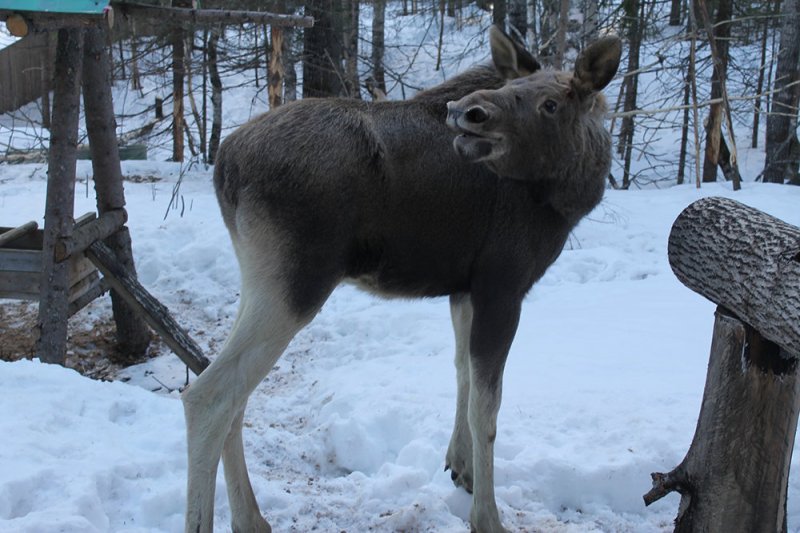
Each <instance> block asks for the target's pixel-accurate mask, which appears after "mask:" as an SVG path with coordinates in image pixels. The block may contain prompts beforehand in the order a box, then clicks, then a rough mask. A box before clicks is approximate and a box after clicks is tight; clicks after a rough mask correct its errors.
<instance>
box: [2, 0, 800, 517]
mask: <svg viewBox="0 0 800 533" xmlns="http://www.w3.org/2000/svg"><path fill="white" fill-rule="evenodd" d="M395 8H397V6H395ZM483 17H484V18H483V19H481V20H467V21H466V22H465V27H464V28H460V29H459V31H458V32H456V31H452V32H451V31H450V29H452V28H448V31H447V32H445V42H444V50H443V58H444V64H445V68H444V69H443V70H442V71H435V70H433V69H432V67H431V65H432V64H433V62H434V61H435V59H436V45H435V43H436V33H437V31H436V30H437V28H436V27H435V25H434V26H431V24H430V23H429V21H428V22H426V23H423V22H422V19H420V23H419V24H413V23H412V24H409V23H408V21H403V22H402V24H401V19H400V18H399V17H387V21H394V22H387V34H390V33H392V32H393V33H394V34H397V35H399V34H401V33H402V34H403V36H404V39H405V40H406V41H407V42H406V44H403V45H399V46H397V47H395V48H393V49H390V50H388V51H387V64H391V65H394V68H395V69H396V70H398V71H403V72H406V71H407V72H408V74H409V76H408V77H409V78H410V79H411V80H412V82H413V83H410V85H409V86H408V87H401V86H398V85H394V86H393V87H391V88H390V96H391V97H393V98H400V97H402V96H409V95H410V93H411V92H413V89H414V87H417V86H429V85H432V84H433V83H435V82H436V81H438V80H439V79H441V78H443V77H449V76H451V75H452V74H453V73H454V72H456V71H458V70H462V69H463V68H464V67H466V66H467V65H468V64H470V63H472V62H473V61H475V60H478V59H482V58H485V57H486V55H487V49H486V46H485V43H484V42H483V40H482V39H483V37H482V36H483V32H481V31H479V29H480V28H481V27H483V28H485V27H486V26H487V25H488V20H487V19H486V15H483ZM425 20H428V19H425ZM367 22H368V21H367ZM423 40H427V42H428V44H427V45H426V46H424V47H422V46H419V43H421V42H422V41H423ZM2 43H3V41H2V39H0V46H2ZM464 50H470V52H469V53H468V54H466V55H464V54H463V52H464ZM362 52H364V53H367V51H362ZM233 85H237V84H233ZM226 87H227V82H226ZM116 91H117V92H115V102H116V104H117V105H118V106H119V107H121V108H125V109H129V110H130V109H133V108H132V107H131V106H133V105H144V104H143V103H142V102H143V101H142V102H137V101H135V97H134V96H133V95H131V94H128V93H126V92H124V91H125V89H124V87H117V89H116ZM248 91H249V92H248ZM615 93H616V91H615V90H609V91H607V94H609V95H611V94H615ZM262 101H263V98H262V99H261V100H258V98H257V97H256V96H255V95H253V91H252V88H250V89H245V88H242V87H239V88H235V89H231V90H229V91H226V96H225V102H226V103H225V105H226V107H225V114H226V128H227V127H232V126H235V125H236V124H237V123H241V122H243V121H244V120H246V119H247V118H249V117H250V116H251V115H252V114H253V113H254V112H257V111H260V110H263V102H262ZM147 102H148V103H149V100H148V101H147ZM254 102H255V104H254ZM259 106H260V107H259ZM34 111H35V110H34ZM165 111H167V113H168V112H169V110H168V109H167V110H165ZM127 120H128V123H127V124H126V126H127V127H135V126H137V125H140V124H132V123H131V121H132V120H133V119H130V118H129V119H127ZM142 120H143V119H142ZM121 122H123V121H121ZM3 131H5V130H1V131H0V133H2V135H3V136H4V137H3V142H9V143H10V142H11V138H10V137H9V138H7V137H6V133H3ZM41 133H44V132H39V131H38V130H37V132H36V135H33V134H32V135H30V137H31V138H37V139H38V137H37V135H39V134H41ZM8 135H10V134H8ZM18 137H19V135H17V137H14V140H15V142H16V140H17V138H18ZM675 137H676V132H667V133H665V134H663V138H662V137H659V139H658V142H662V143H664V144H665V145H666V146H670V147H673V149H674V153H677V148H675V147H676V146H677V144H676V142H675ZM739 138H742V137H739ZM21 142H24V143H29V142H30V141H29V139H28V138H22V140H21ZM37 142H38V141H37ZM167 144H168V143H167V142H166V141H164V142H163V143H161V146H160V147H158V146H157V147H156V148H155V149H151V152H150V158H151V161H145V162H126V163H125V164H124V169H123V170H124V173H125V174H126V175H127V176H129V177H134V179H133V180H132V181H129V182H127V183H126V194H127V200H128V206H127V208H128V212H129V213H130V220H129V223H128V225H129V227H130V228H131V233H132V238H133V245H134V255H135V259H136V263H137V268H138V272H139V277H140V280H141V281H142V283H143V284H144V285H145V286H146V287H147V288H148V289H149V290H150V291H151V292H152V293H153V294H154V295H156V296H157V297H158V298H159V299H160V300H161V301H162V302H163V303H164V304H165V305H166V306H167V307H168V308H169V309H170V310H171V311H172V313H173V315H174V316H175V318H176V319H177V320H178V322H179V323H181V324H182V325H183V326H184V327H185V328H186V329H188V330H189V332H190V334H191V335H192V337H193V338H194V339H195V340H196V341H197V342H198V344H199V345H200V346H201V347H202V348H203V350H204V351H205V352H206V353H207V354H208V355H209V356H211V357H214V356H215V354H216V353H217V350H218V348H219V346H220V344H221V343H222V342H224V340H225V336H226V334H227V332H228V330H229V328H230V326H231V324H232V321H233V318H234V315H235V312H236V307H237V301H238V290H239V288H238V283H239V273H238V268H237V266H236V262H235V259H234V256H233V253H232V249H231V246H230V243H229V240H228V236H227V232H226V231H225V228H224V226H223V224H222V221H221V218H220V215H219V211H218V208H217V205H216V200H215V198H214V194H213V190H212V186H211V178H210V173H209V172H208V171H204V170H199V169H198V166H195V167H193V169H192V170H189V171H187V172H185V175H184V176H183V178H182V180H180V183H179V177H180V175H181V174H182V172H183V171H184V170H185V169H181V168H180V167H179V166H178V165H177V164H174V163H164V162H157V161H155V159H164V158H166V157H167V155H168V150H167V149H166V148H164V146H167ZM742 144H746V141H742ZM151 148H152V147H151ZM739 156H740V165H741V166H742V173H743V175H745V176H746V177H747V178H748V179H750V180H752V179H753V177H755V176H756V175H757V174H758V172H759V171H760V170H761V168H762V167H763V159H762V157H763V154H761V153H759V152H756V151H749V150H744V149H743V150H741V152H740V154H739ZM674 159H675V160H677V155H675V157H674ZM646 164H647V162H646V161H642V162H639V163H637V165H638V166H637V165H635V167H636V169H637V170H641V167H642V166H646ZM77 175H78V179H79V183H78V185H77V187H76V207H75V212H76V214H82V213H84V212H87V211H91V210H94V195H93V191H92V190H91V189H92V187H91V182H89V181H88V180H87V178H88V177H89V176H90V175H91V167H90V165H89V163H88V162H86V161H81V162H79V164H78V173H77ZM45 178H46V168H45V167H44V166H41V165H17V166H8V165H0V225H5V226H9V225H17V224H20V223H22V222H25V221H28V220H31V219H37V220H38V221H39V222H40V223H41V215H42V213H43V212H44V198H45V186H46V182H45ZM708 195H723V196H728V197H731V198H734V199H737V200H739V201H741V202H744V203H747V204H750V205H753V206H754V207H757V208H759V209H762V210H765V211H767V212H769V213H772V214H774V215H776V216H778V217H780V218H782V219H784V220H786V221H787V222H790V223H792V224H795V225H800V210H798V208H797V206H798V205H800V188H793V187H783V186H774V185H763V184H754V183H751V182H748V183H746V184H745V186H744V190H742V191H740V192H737V193H733V192H731V191H730V188H729V186H728V185H725V184H716V185H705V186H704V187H703V189H701V190H699V191H698V190H697V189H695V188H694V187H692V186H681V187H667V188H664V189H662V190H655V189H650V190H638V191H635V190H632V191H627V192H622V191H608V192H607V193H606V197H605V200H604V201H603V203H602V204H601V205H600V206H599V207H598V208H597V209H596V210H595V211H594V212H593V213H592V214H591V215H590V216H589V217H588V218H587V219H586V220H584V221H583V222H582V223H581V224H580V226H579V227H578V228H577V229H576V231H575V232H574V234H573V236H572V237H571V239H570V241H569V244H568V248H567V249H566V250H565V251H564V253H563V254H562V255H561V257H560V258H559V260H558V261H557V263H556V264H555V265H553V267H552V268H551V269H550V271H549V272H548V273H547V274H546V275H545V277H544V278H543V279H542V280H541V282H540V283H539V284H538V285H537V286H535V287H534V289H533V291H532V292H531V294H530V295H529V296H528V299H527V301H526V305H525V307H524V310H523V315H522V319H521V323H520V326H519V332H518V334H517V338H516V341H515V343H514V346H513V348H512V353H511V356H510V358H509V362H508V365H507V369H506V380H505V385H504V402H503V407H502V409H501V413H500V420H499V433H498V437H497V445H496V490H497V497H498V504H499V506H500V510H501V513H502V518H503V521H504V523H505V524H506V526H508V527H509V528H511V529H512V530H514V531H528V532H533V531H545V532H569V533H576V532H599V531H603V532H651V531H669V530H671V523H672V520H673V519H674V517H675V515H676V512H677V505H678V497H677V496H676V495H671V496H669V497H667V498H665V499H664V500H662V501H660V502H658V503H656V504H654V505H653V506H651V507H649V508H645V507H644V504H643V503H642V498H641V496H642V495H643V494H644V493H645V492H647V490H649V488H650V472H653V471H662V472H663V471H668V470H670V469H672V468H673V467H674V466H675V465H677V464H678V462H679V461H680V460H681V459H682V458H683V455H684V454H685V452H686V450H687V449H688V447H689V444H690V441H691V437H692V434H693V432H694V427H695V422H696V419H697V415H698V413H699V407H700V400H701V396H702V391H703V384H704V380H705V374H706V365H707V361H708V351H709V347H710V335H711V329H712V324H713V310H714V306H713V305H712V304H711V303H709V302H707V301H705V300H704V299H703V298H701V297H700V296H697V295H695V294H694V293H692V292H691V291H689V290H688V289H686V288H685V287H683V286H682V285H681V284H680V283H679V282H678V281H677V280H676V279H675V278H674V276H673V275H672V273H671V271H670V269H669V265H668V263H667V258H666V241H667V235H668V232H669V228H670V225H671V224H672V221H673V220H674V218H675V217H676V216H677V214H678V213H679V212H680V210H681V209H682V208H683V207H685V206H686V205H688V204H689V203H691V202H692V201H694V200H695V199H698V198H700V197H703V196H708ZM173 198H174V199H175V202H174V203H172V204H171V202H170V200H171V199H173ZM16 305H18V304H16V303H11V302H8V301H0V320H4V315H3V312H4V310H5V309H8V308H10V306H16ZM109 315H110V304H109V300H108V298H103V299H100V300H98V301H96V302H95V303H93V304H92V305H91V306H90V307H89V308H87V309H85V310H83V311H82V312H81V313H80V314H79V315H77V316H76V317H75V318H74V319H73V321H72V324H73V325H76V324H77V325H78V326H80V325H87V326H91V325H92V324H95V323H99V322H102V321H103V320H106V319H107V318H108V316H109ZM453 344H454V342H453V337H452V333H451V326H450V318H449V311H448V304H447V301H446V300H444V299H435V300H424V301H403V300H392V301H382V300H378V299H376V298H374V297H372V296H369V295H366V294H364V293H361V292H358V291H357V290H356V289H354V288H352V287H347V286H344V287H341V288H340V289H338V290H337V291H336V292H335V293H334V294H333V296H332V297H331V298H330V300H329V301H328V303H327V304H326V305H325V307H324V308H323V309H322V311H321V313H320V314H319V316H317V318H316V319H315V320H314V322H313V323H312V324H311V325H310V326H309V327H307V328H306V329H305V330H303V331H302V332H301V333H300V334H299V335H298V336H297V337H296V338H295V340H294V341H293V343H292V344H291V345H290V347H289V349H288V351H287V353H286V354H284V356H283V358H282V359H281V360H280V361H279V362H278V367H277V368H276V369H275V370H274V371H273V372H272V373H271V374H270V375H269V376H268V377H267V379H266V380H265V381H264V383H263V384H262V385H261V386H260V387H259V388H258V389H257V391H256V392H255V393H254V394H253V396H252V398H251V401H250V404H249V408H248V412H247V417H246V422H245V424H246V427H245V447H246V454H247V459H248V464H249V468H250V474H251V479H252V481H253V484H254V488H255V492H256V496H257V499H258V501H259V505H260V506H261V509H262V511H263V512H264V513H265V515H266V516H267V518H268V519H269V521H270V522H271V523H272V525H273V528H274V530H275V531H276V532H279V531H296V532H307V531H314V530H316V531H321V532H328V531H332V532H333V531H337V532H338V531H346V532H348V533H360V532H364V531H380V532H383V531H386V532H393V531H405V532H428V531H430V532H445V533H446V532H462V531H468V525H467V522H466V521H467V518H468V516H469V508H470V502H471V499H470V496H469V495H468V494H467V493H466V492H464V491H463V490H461V489H456V488H455V487H454V486H453V485H452V482H451V481H450V476H449V473H446V472H444V471H443V467H444V454H445V451H446V448H447V444H448V440H449V436H450V430H451V426H452V423H453V414H454V407H455V370H454V368H453V364H452V358H453ZM0 348H5V347H4V346H0ZM76 348H77V347H76ZM161 351H162V353H161V355H160V356H158V357H156V358H154V359H151V360H149V361H148V362H146V363H144V364H141V365H138V366H136V367H132V368H129V369H126V370H125V371H123V372H122V373H121V375H120V376H119V377H120V381H117V382H113V383H109V382H98V381H92V380H89V379H87V378H84V377H81V376H80V375H79V374H77V373H76V372H74V371H71V370H66V369H63V368H60V367H54V366H48V365H43V364H40V363H38V362H36V361H20V362H16V363H3V362H0V533H5V532H8V533H11V532H13V533H22V532H29V533H42V532H51V531H61V532H65V533H83V532H121V531H124V532H140V533H143V532H153V533H155V532H173V531H181V530H182V527H183V506H184V497H185V486H184V484H185V477H186V461H185V450H184V447H185V434H184V428H183V414H182V407H181V404H180V401H179V397H178V392H177V391H178V389H179V388H181V387H182V386H183V385H184V384H185V375H186V372H185V367H184V366H183V365H182V364H181V363H180V361H179V360H178V359H177V357H175V356H174V355H173V354H171V353H169V352H168V351H167V350H166V349H163V347H162V350H161ZM123 380H124V381H125V382H122V381H123ZM795 456H796V457H798V454H797V453H795ZM795 466H796V463H795ZM794 471H795V472H796V471H797V468H794ZM798 489H800V478H798V476H797V474H793V475H792V478H791V480H790V494H789V509H788V511H789V528H790V530H792V531H800V493H798ZM216 513H217V514H216V526H217V528H216V529H217V530H218V531H228V530H229V526H228V522H229V518H230V516H229V513H230V512H229V507H228V503H227V499H226V496H225V490H224V481H223V479H222V476H221V474H220V477H219V481H218V486H217V502H216Z"/></svg>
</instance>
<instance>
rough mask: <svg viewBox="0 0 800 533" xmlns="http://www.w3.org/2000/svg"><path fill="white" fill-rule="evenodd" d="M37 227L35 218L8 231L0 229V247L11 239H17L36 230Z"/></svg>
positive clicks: (10, 241) (11, 240)
mask: <svg viewBox="0 0 800 533" xmlns="http://www.w3.org/2000/svg"><path fill="white" fill-rule="evenodd" d="M37 229H39V224H37V223H36V221H35V220H31V221H30V222H28V223H26V224H23V225H21V226H18V227H16V228H14V229H11V230H8V231H2V230H0V248H2V247H3V246H6V245H8V244H10V243H12V242H13V241H15V240H17V239H19V238H20V237H23V236H25V235H28V234H29V233H32V232H34V231H36V230H37Z"/></svg>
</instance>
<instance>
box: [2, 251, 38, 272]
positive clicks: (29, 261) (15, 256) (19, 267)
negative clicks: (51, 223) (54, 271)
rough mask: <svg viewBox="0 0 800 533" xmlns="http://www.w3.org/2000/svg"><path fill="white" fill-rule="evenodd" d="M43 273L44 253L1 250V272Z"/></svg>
mask: <svg viewBox="0 0 800 533" xmlns="http://www.w3.org/2000/svg"><path fill="white" fill-rule="evenodd" d="M8 271H16V272H36V273H37V274H38V273H41V272H42V252H41V251H38V250H17V249H15V248H11V249H8V248H4V249H3V250H0V272H8Z"/></svg>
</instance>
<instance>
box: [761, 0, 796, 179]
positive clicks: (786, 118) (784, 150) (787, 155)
mask: <svg viewBox="0 0 800 533" xmlns="http://www.w3.org/2000/svg"><path fill="white" fill-rule="evenodd" d="M798 16H800V0H784V2H783V22H782V24H781V39H780V51H779V52H778V65H777V67H776V70H775V81H774V82H773V91H774V95H773V97H772V107H771V109H770V114H769V115H768V116H767V146H766V152H767V153H766V159H765V162H764V181H765V182H768V183H783V182H785V181H786V180H787V179H788V180H789V181H792V180H794V181H797V176H796V174H797V170H796V168H797V161H796V160H795V159H793V158H792V140H793V138H794V136H795V130H796V129H797V106H798V97H800V91H798V89H797V87H796V86H790V85H791V84H794V83H796V82H797V80H798V79H800V75H798V60H800V29H798V28H799V27H800V24H798Z"/></svg>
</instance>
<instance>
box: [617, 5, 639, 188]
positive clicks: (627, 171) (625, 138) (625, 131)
mask: <svg viewBox="0 0 800 533" xmlns="http://www.w3.org/2000/svg"><path fill="white" fill-rule="evenodd" d="M626 5H627V8H628V13H627V20H626V24H627V27H628V70H627V73H626V76H625V79H624V80H623V82H622V83H623V86H624V90H625V100H624V105H623V111H633V110H634V109H636V96H637V93H638V92H639V75H638V74H637V73H636V71H638V70H639V53H640V49H641V46H642V35H643V33H644V32H643V29H642V28H643V27H644V20H640V14H639V11H640V10H642V11H643V10H644V5H643V4H640V2H639V0H631V1H630V2H629V3H628V4H626ZM634 125H635V122H634V116H633V115H628V116H625V117H623V119H622V124H621V125H620V129H619V152H620V154H621V155H622V156H623V174H622V188H623V189H628V188H629V187H630V185H631V182H632V179H631V160H632V158H633V134H634Z"/></svg>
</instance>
